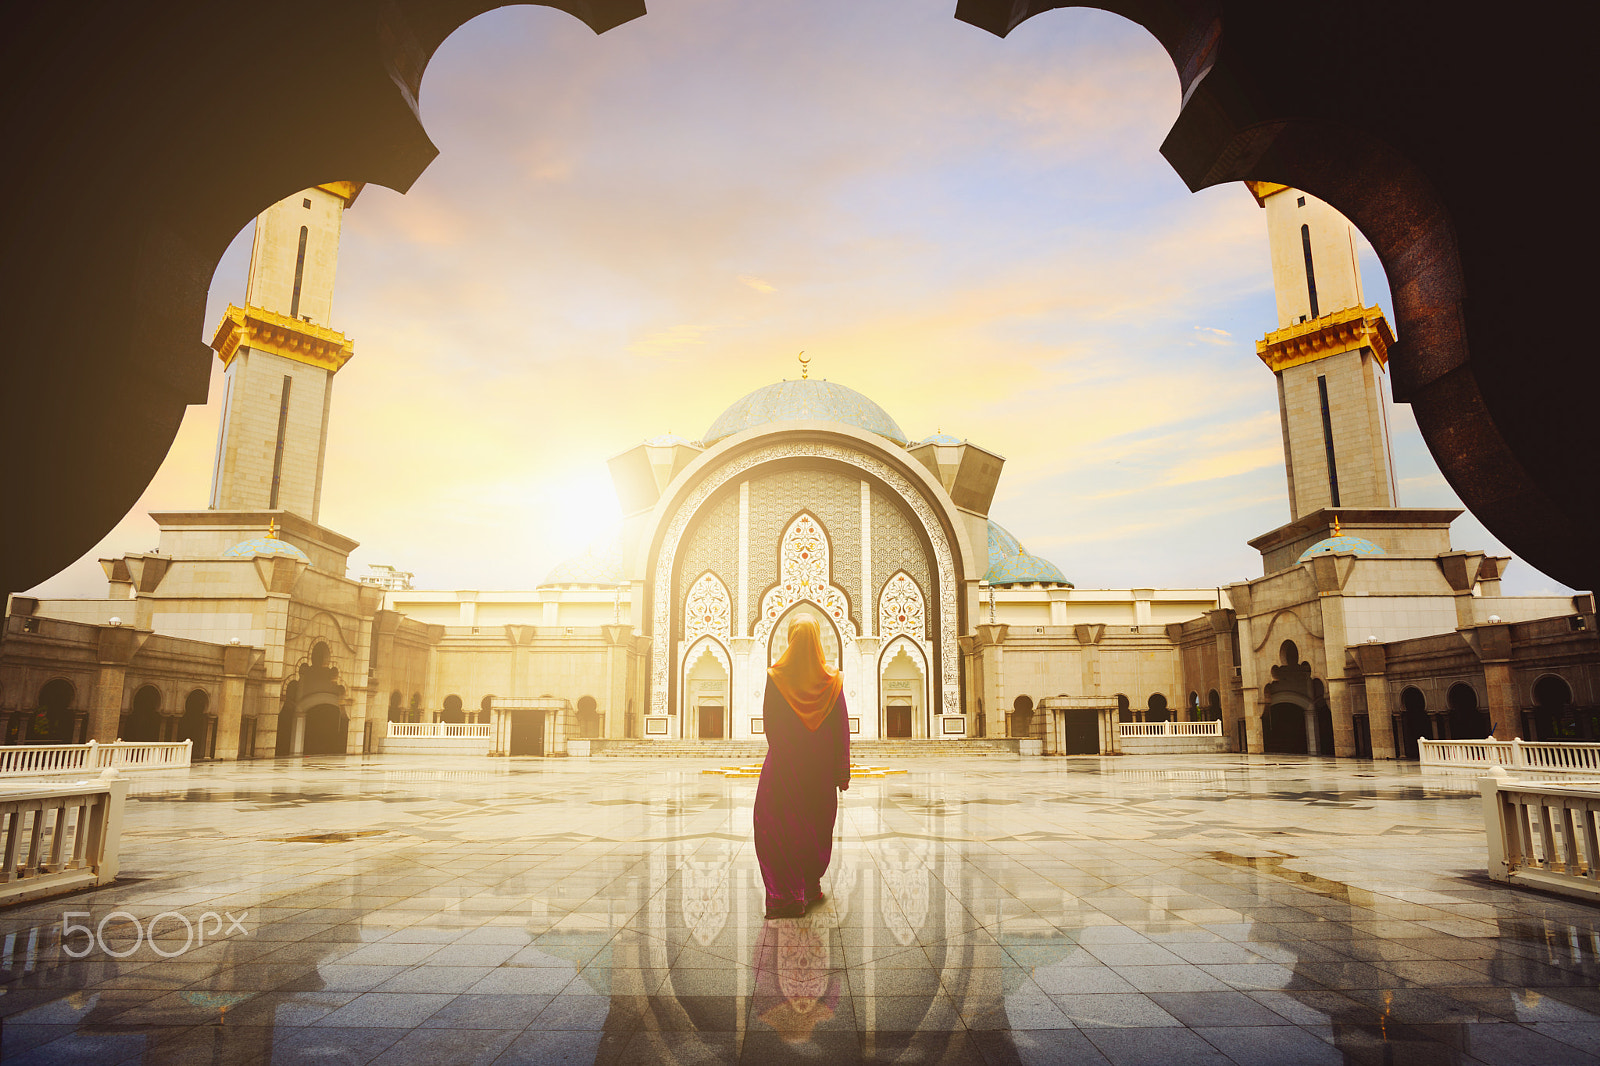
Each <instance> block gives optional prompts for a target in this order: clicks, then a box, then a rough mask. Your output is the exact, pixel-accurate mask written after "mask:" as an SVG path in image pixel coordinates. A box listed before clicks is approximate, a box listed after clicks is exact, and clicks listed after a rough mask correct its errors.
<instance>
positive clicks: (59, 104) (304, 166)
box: [0, 0, 1600, 589]
mask: <svg viewBox="0 0 1600 1066" xmlns="http://www.w3.org/2000/svg"><path fill="white" fill-rule="evenodd" d="M493 6H497V5H493V4H490V3H486V2H484V0H349V2H347V3H343V4H339V5H335V6H334V7H333V8H323V7H318V8H316V9H314V11H313V9H309V8H308V9H307V10H305V11H300V12H298V13H297V11H296V10H294V9H291V10H289V11H287V12H285V13H284V17H282V18H280V19H278V20H274V23H275V25H273V26H263V25H262V24H261V23H260V21H259V20H258V19H256V18H255V17H254V15H253V11H252V10H251V9H248V8H245V7H239V6H237V5H203V6H201V7H199V8H195V7H193V6H192V5H166V6H162V5H157V6H155V7H148V6H144V7H140V6H130V5H118V4H114V3H110V2H104V3H101V4H100V5H99V6H98V7H95V8H92V9H90V10H88V11H85V10H84V9H82V8H80V7H76V6H63V5H35V6H34V7H32V8H31V9H30V14H29V18H28V19H27V20H26V22H25V23H24V24H23V26H22V30H21V32H18V33H16V34H13V35H10V38H9V39H8V40H7V41H5V42H3V43H0V50H3V51H0V61H3V63H4V67H3V69H5V70H6V73H7V77H6V80H5V83H4V85H3V86H0V91H3V92H4V93H5V94H6V95H5V96H4V98H3V100H0V103H3V104H4V105H6V106H0V115H5V116H6V120H5V122H6V126H5V129H6V133H7V136H8V148H9V149H10V151H9V157H10V158H12V159H14V160H17V161H18V165H17V166H15V167H12V168H7V172H6V173H5V174H3V175H0V207H3V210H4V215H5V217H4V223H3V225H4V229H5V232H6V234H7V246H8V251H9V254H8V256H7V257H6V261H5V262H4V263H0V286H3V287H4V291H6V292H7V293H9V294H10V296H11V298H12V301H13V306H16V307H21V308H27V309H28V312H27V314H25V315H19V316H17V319H16V321H15V323H14V328H13V329H11V330H9V331H8V333H7V336H6V338H5V341H4V343H5V344H6V345H7V346H8V347H7V349H6V350H5V352H4V353H3V354H4V358H3V359H0V363H3V365H4V366H5V367H6V368H7V369H6V378H5V381H6V385H7V388H5V389H4V390H0V393H3V394H4V395H5V397H6V400H5V405H4V410H0V425H3V426H4V429H3V430H0V432H3V433H4V437H3V438H0V451H3V453H4V454H13V455H14V454H22V453H23V452H24V451H27V452H28V453H29V454H30V455H32V456H33V457H34V460H33V461H30V462H28V463H8V464H4V465H3V466H0V498H5V499H7V500H10V501H13V504H14V506H15V508H16V509H17V510H18V511H19V512H23V513H27V514H28V515H29V516H30V519H29V521H28V522H26V523H17V524H14V525H13V526H12V527H11V528H8V529H7V531H6V538H7V539H6V543H5V545H4V549H5V550H4V551H3V552H0V589H22V588H28V587H30V586H32V585H33V584H35V583H37V582H38V581H40V580H42V579H44V578H46V577H48V576H49V575H50V574H53V573H55V572H56V571H58V570H59V569H61V568H62V567H64V566H66V565H67V564H68V563H70V562H72V561H73V560H74V559H76V558H78V557H79V556H81V555H83V554H84V553H85V552H86V551H88V550H89V549H90V548H92V546H93V545H94V543H95V542H96V541H97V540H98V539H99V538H100V537H101V536H102V535H103V534H104V533H105V532H106V531H107V530H109V529H110V528H111V527H112V526H113V525H115V524H116V522H117V521H119V520H120V519H121V517H122V516H123V515H124V514H126V513H127V511H128V510H129V508H130V507H132V506H133V505H134V503H135V502H136V500H137V499H138V496H139V494H140V493H141V492H142V491H143V489H144V488H145V487H146V486H147V485H148V484H149V482H150V480H151V478H152V477H153V476H154V474H155V471H156V469H157V468H158V466H159V465H160V463H161V460H162V459H163V458H164V457H165V455H166V452H167V450H168V448H169V447H170V445H171V443H172V439H173V436H174V435H175V433H176V432H177V429H178V425H179V423H180V422H181V420H182V417H183V412H184V408H185V407H186V406H187V405H188V404H191V403H203V402H205V399H206V391H207V381H208V375H209V367H210V360H211V358H212V353H211V352H210V351H209V349H207V348H206V347H205V346H204V345H203V344H201V343H200V342H199V341H198V339H197V338H199V337H200V336H201V334H202V331H203V329H204V327H205V325H206V323H204V322H203V321H202V316H203V314H204V307H205V298H206V291H207V288H208V285H209V280H210V278H211V275H212V271H213V269H214V267H215V264H216V263H217V261H218V259H219V258H220V256H221V254H222V252H223V251H224V250H225V249H226V247H227V245H228V243H229V241H230V240H231V239H232V238H233V236H234V234H236V233H237V232H238V231H239V229H240V228H241V227H242V226H243V225H245V224H246V223H247V222H248V221H249V220H250V219H251V218H252V217H254V216H255V215H256V214H258V213H259V212H260V211H261V210H263V209H264V208H266V207H267V206H268V205H270V204H272V203H274V202H276V201H277V200H279V199H282V198H283V197H285V196H288V195H290V194H292V193H294V192H295V191H297V190H300V189H303V188H306V187H308V186H311V185H315V184H318V183H322V182H328V181H339V180H348V181H362V182H372V183H376V184H381V185H385V186H388V187H389V188H392V189H395V190H398V191H401V192H404V191H405V190H407V189H409V188H410V186H411V185H412V183H413V182H414V181H415V180H416V179H417V177H418V176H419V175H420V174H421V172H422V171H423V170H424V169H425V168H426V167H427V165H428V163H429V162H431V160H432V159H433V157H434V156H435V155H436V154H437V149H436V148H435V146H434V145H433V143H432V142H431V141H430V140H429V138H428V136H427V134H426V132H425V131H424V129H423V126H422V123H421V121H420V119H419V117H418V110H417V96H418V93H419V90H420V86H421V81H422V76H423V72H424V70H425V69H426V67H427V64H428V61H429V59H430V58H431V57H432V55H433V54H434V52H435V51H436V50H437V48H438V47H439V45H440V44H441V43H442V42H443V41H444V40H445V38H446V37H448V36H449V35H450V33H451V32H453V31H454V30H455V29H456V28H457V27H459V26H460V25H462V24H463V23H465V22H466V21H468V20H469V19H471V18H473V17H475V16H477V15H479V14H482V13H483V12H485V11H487V10H489V9H490V8H491V7H493ZM541 6H548V7H552V8H555V9H557V10H562V11H566V12H568V13H570V14H572V15H574V16H575V17H577V18H579V19H580V20H582V21H583V22H584V23H585V24H586V25H588V26H589V28H590V29H592V30H594V31H595V32H596V33H602V32H604V31H606V30H608V29H610V28H612V27H613V26H616V25H619V24H620V23H623V22H626V21H629V20H631V19H634V18H638V17H639V16H641V15H643V14H644V13H645V9H644V4H643V3H642V2H640V0H551V2H547V3H546V4H544V5H541ZM1058 6H1069V5H1064V4H1059V3H1057V2H1055V0H958V2H957V4H956V9H955V17H956V18H958V19H960V20H962V21H965V22H968V23H970V24H972V25H974V26H977V27H980V28H982V29H985V30H988V31H990V32H992V33H995V34H997V35H1000V36H1005V35H1006V34H1008V33H1010V32H1011V31H1012V30H1013V29H1015V28H1016V27H1017V26H1019V25H1020V24H1021V23H1022V22H1024V21H1026V20H1027V19H1029V18H1031V17H1033V16H1034V15H1036V14H1040V13H1041V12H1044V11H1047V10H1051V9H1053V8H1055V7H1058ZM1096 6H1098V7H1101V8H1103V9H1105V10H1109V11H1112V12H1114V13H1116V14H1119V15H1122V16H1124V17H1126V18H1128V19H1130V20H1132V21H1133V22H1135V23H1137V24H1139V25H1141V26H1143V27H1144V28H1145V29H1147V30H1148V31H1149V32H1150V33H1151V35H1152V36H1154V37H1155V39H1156V40H1157V41H1158V42H1159V43H1160V44H1161V45H1162V47H1163V48H1165V49H1166V51H1167V53H1168V55H1169V57H1170V58H1171V60H1172V62H1173V66H1174V68H1175V71H1176V73H1177V76H1178V82H1179V88H1180V90H1181V103H1180V110H1179V113H1178V116H1177V119H1176V121H1175V122H1174V124H1173V127H1172V129H1171V131H1170V132H1169V133H1168V135H1167V137H1166V138H1165V140H1164V141H1163V143H1162V145H1161V149H1160V150H1161V153H1162V155H1163V156H1164V157H1165V158H1166V159H1167V161H1168V162H1169V163H1170V164H1171V165H1172V167H1173V169H1174V170H1175V171H1176V172H1177V173H1178V174H1179V176H1180V177H1181V178H1182V179H1183V181H1184V182H1185V184H1187V185H1188V186H1189V188H1190V189H1192V190H1199V189H1203V188H1207V187H1210V186H1213V185H1218V184H1222V183H1226V182H1232V181H1240V180H1246V179H1253V180H1261V181H1272V182H1281V183H1284V184H1287V185H1292V186H1294V187H1296V188H1300V189H1304V190H1306V191H1307V192H1310V193H1312V194H1313V195H1316V196H1318V197H1320V198H1321V199H1323V200H1325V201H1327V202H1328V203H1330V204H1331V205H1333V206H1334V207H1335V208H1337V209H1338V210H1340V211H1341V212H1343V213H1344V214H1345V216H1346V217H1348V218H1349V219H1350V220H1351V221H1352V222H1353V223H1354V224H1355V225H1356V226H1357V227H1358V228H1359V229H1361V231H1362V232H1363V234H1364V235H1365V236H1366V237H1367V239H1368V240H1369V241H1370V242H1371V243H1372V245H1373V247H1374V249H1375V250H1376V251H1377V254H1378V257H1379V259H1380V260H1381V261H1382V263H1383V265H1384V269H1385V270H1386V271H1387V272H1388V275H1389V281H1390V288H1391V291H1392V293H1393V295H1394V304H1395V306H1394V308H1393V311H1394V318H1395V325H1396V333H1397V334H1398V335H1399V340H1398V341H1397V343H1396V344H1395V345H1394V346H1393V347H1391V349H1390V369H1391V372H1392V375H1393V377H1392V383H1393V392H1394V395H1395V398H1396V399H1397V400H1399V401H1401V402H1406V403H1410V404H1411V405H1412V408H1413V411H1414V413H1415V415H1416V418H1417V422H1418V424H1419V426H1420V427H1421V430H1422V433H1423V436H1424V438H1425V439H1426V441H1427V443H1428V446H1429V448H1430V450H1431V451H1432V452H1433V454H1434V457H1435V459H1436V460H1437V461H1438V463H1439V466H1440V469H1441V470H1442V472H1443V473H1444V475H1445V477H1446V479H1447V480H1448V481H1449V482H1450V484H1451V486H1452V487H1453V488H1454V489H1455V490H1456V492H1457V493H1458V494H1459V495H1460V497H1461V498H1462V500H1463V501H1464V502H1465V503H1466V504H1467V506H1468V507H1469V508H1471V510H1472V511H1473V513H1474V514H1475V515H1476V516H1477V517H1478V518H1480V519H1481V520H1482V521H1483V522H1484V523H1485V524H1486V525H1487V526H1488V527H1489V528H1490V529H1491V530H1492V531H1493V532H1494V533H1495V534H1496V535H1497V536H1499V537H1500V539H1501V540H1502V541H1504V542H1505V543H1506V544H1507V546H1509V547H1510V548H1511V549H1512V550H1513V551H1514V552H1516V553H1517V554H1518V555H1520V556H1521V557H1523V558H1524V559H1525V560H1527V561H1528V562H1529V563H1531V564H1532V565H1534V566H1535V567H1537V568H1539V569H1541V570H1543V571H1545V572H1546V573H1549V574H1551V575H1552V576H1554V577H1556V578H1558V579H1560V580H1562V581H1564V582H1566V583H1568V584H1569V585H1572V586H1573V587H1576V588H1594V587H1596V586H1600V555H1596V554H1595V553H1593V552H1592V551H1590V550H1589V549H1590V547H1591V541H1590V538H1589V535H1588V530H1591V529H1593V528H1595V527H1596V526H1597V525H1600V481H1597V480H1596V479H1594V478H1592V477H1585V476H1583V475H1584V471H1583V464H1584V463H1585V461H1586V456H1587V455H1588V448H1587V447H1586V443H1585V441H1584V439H1583V435H1584V434H1585V433H1586V432H1587V427H1588V426H1589V424H1590V418H1589V416H1588V414H1587V410H1586V408H1587V405H1588V404H1589V403H1590V402H1591V397H1592V396H1593V395H1594V393H1595V391H1596V390H1595V388H1594V383H1595V381H1596V379H1597V377H1600V371H1597V370H1596V368H1594V367H1592V366H1586V365H1585V364H1584V361H1583V358H1582V354H1581V353H1579V352H1576V351H1573V350H1571V347H1570V345H1565V344H1563V343H1562V336H1561V334H1562V331H1563V330H1564V328H1565V327H1564V325H1563V323H1564V322H1565V318H1564V316H1562V315H1543V314H1538V313H1533V312H1535V311H1537V309H1540V308H1571V307H1577V306H1581V305H1582V298H1581V297H1582V293H1581V292H1580V290H1579V289H1578V286H1579V285H1584V284H1586V278H1581V277H1579V275H1581V272H1571V273H1572V274H1573V276H1572V277H1570V278H1569V277H1563V276H1561V272H1551V271H1546V270H1530V269H1527V266H1528V264H1529V262H1530V261H1531V262H1535V263H1537V262H1546V261H1556V260H1558V259H1559V258H1560V252H1561V249H1562V248H1563V247H1564V244H1565V240H1566V238H1565V235H1564V232H1563V231H1562V230H1561V227H1548V229H1549V230H1550V232H1548V233H1540V232H1537V231H1536V228H1530V227H1529V226H1528V225H1527V224H1526V215H1525V213H1524V211H1523V210H1522V204H1523V200H1524V198H1525V197H1526V196H1528V195H1530V191H1529V190H1528V189H1526V188H1525V183H1526V178H1525V175H1526V168H1527V161H1526V152H1522V151H1493V150H1489V149H1486V148H1485V147H1484V146H1485V145H1493V144H1497V143H1500V141H1501V138H1502V135H1512V134H1514V135H1515V136H1514V137H1513V138H1512V139H1513V140H1514V141H1515V142H1516V144H1518V145H1521V146H1526V147H1527V148H1528V149H1531V150H1534V151H1536V152H1537V153H1538V158H1539V160H1540V170H1541V171H1542V172H1546V173H1569V172H1573V171H1574V170H1575V169H1576V162H1577V155H1576V153H1577V151H1578V150H1579V147H1578V146H1579V144H1580V143H1581V142H1582V138H1574V137H1572V136H1571V129H1572V128H1575V126H1574V124H1573V122H1572V118H1573V116H1574V115H1575V114H1576V112H1577V108H1578V107H1580V106H1581V99H1582V98H1583V97H1582V94H1581V92H1572V91H1570V90H1571V89H1572V88H1574V87H1576V82H1573V84H1572V85H1570V86H1569V84H1568V82H1569V81H1572V79H1574V78H1576V77H1577V76H1578V74H1577V72H1579V71H1581V70H1582V69H1584V68H1585V59H1584V54H1583V53H1582V52H1581V51H1580V49H1583V48H1584V47H1586V46H1585V44H1584V43H1583V42H1584V40H1585V38H1584V35H1582V34H1568V35H1560V34H1557V35H1550V34H1548V33H1546V32H1544V29H1543V26H1542V25H1541V23H1540V20H1538V19H1536V18H1532V17H1529V16H1526V15H1520V16H1519V15H1515V14H1507V15H1505V17H1500V18H1494V19H1482V20H1479V19H1470V18H1465V17H1458V16H1456V15H1454V14H1453V13H1442V12H1440V11H1439V10H1438V9H1437V8H1435V7H1434V5H1395V4H1392V3H1380V2H1378V0H1367V2H1360V0H1357V2H1353V3H1350V4H1347V5H1342V6H1341V8H1340V15H1341V19H1342V20H1343V21H1344V23H1345V25H1346V28H1347V29H1348V30H1349V32H1353V33H1359V35H1360V39H1361V41H1362V46H1361V47H1360V48H1357V49H1350V50H1346V51H1344V52H1342V53H1341V54H1340V61H1339V62H1340V76H1339V77H1338V78H1328V77H1327V73H1326V71H1327V68H1326V66H1325V65H1324V64H1321V63H1315V62H1306V61H1305V57H1306V49H1305V42H1307V41H1317V40H1322V39H1324V38H1325V37H1326V32H1327V27H1326V25H1325V22H1324V20H1325V18H1326V12H1325V10H1324V9H1323V7H1322V6H1321V5H1277V6H1275V7H1271V8H1260V7H1257V6H1251V5H1244V4H1238V3H1226V2H1223V0H1104V2H1103V3H1101V4H1099V5H1096ZM273 33H282V34H285V35H287V36H285V37H284V38H283V39H282V40H279V39H276V38H272V36H271V35H272V34H273ZM245 37H250V38H251V39H253V40H255V41H256V43H257V47H258V49H259V50H260V51H262V53H263V54H270V55H272V56H273V64H274V76H273V77H272V78H270V79H241V78H237V77H236V76H235V75H236V70H235V69H234V68H235V65H236V62H237V57H236V55H235V53H234V51H233V50H232V49H229V48H223V47H217V45H218V44H220V43H222V42H229V41H236V40H240V39H244V38H245ZM1480 56H1493V57H1494V61H1493V62H1485V61H1481V60H1478V59H1476V58H1475V57H1480ZM77 70H81V71H83V72H86V73H87V72H93V74H94V76H93V77H90V76H83V77H75V76H73V74H74V72H75V71H77ZM43 84H49V85H50V86H52V91H51V92H48V93H46V92H39V91H36V89H37V87H38V86H39V85H43ZM106 86H115V87H116V91H115V93H111V92H107V91H106V90H105V87H106ZM1420 86H1427V87H1428V91H1427V92H1417V91H1415V90H1416V89H1417V87H1420ZM1566 101H1572V103H1571V104H1570V107H1571V110H1570V111H1569V110H1565V109H1564V108H1563V106H1562V103H1563V102H1566ZM219 115H226V116H228V120H227V121H218V120H217V116H219ZM263 129H272V130H276V131H279V133H280V135H279V136H278V137H277V139H276V140H275V142H274V150H273V151H272V152H270V153H261V152H259V151H256V150H254V149H255V147H256V146H257V145H258V142H259V137H260V131H261V130H263ZM107 159H115V160H117V165H116V166H106V165H105V161H106V160H107ZM201 172H203V173H204V180H203V181H198V182H197V181H196V180H195V175H196V174H197V173H201ZM39 188H50V189H51V195H52V199H54V200H55V201H57V202H62V203H70V204H72V205H73V210H72V211H71V212H66V213H61V212H47V211H39V210H38V209H37V196H36V195H35V193H36V190H37V189H39ZM1469 279H1470V285H1469V283H1468V282H1469ZM84 293H93V294H94V300H93V302H92V303H91V304H89V305H88V308H87V313H81V312H82V311H83V308H84V304H83V302H82V301H83V294H84ZM75 310H76V311H77V312H79V313H75ZM67 321H71V322H73V328H72V329H70V330H64V329H61V328H60V324H61V323H63V322H67ZM1469 337H1470V341H1471V342H1470V344H1469ZM1528 353H1537V354H1536V355H1535V356H1532V357H1530V356H1529V355H1528ZM42 439H50V440H52V441H53V442H55V444H54V446H53V447H52V448H49V449H39V448H33V447H27V445H28V444H29V442H36V441H38V440H42ZM63 484H70V485H73V486H75V489H76V491H74V492H73V493H71V494H62V493H59V492H58V491H57V487H58V486H59V485H63Z"/></svg>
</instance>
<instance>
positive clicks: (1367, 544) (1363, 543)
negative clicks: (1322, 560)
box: [1295, 537, 1386, 563]
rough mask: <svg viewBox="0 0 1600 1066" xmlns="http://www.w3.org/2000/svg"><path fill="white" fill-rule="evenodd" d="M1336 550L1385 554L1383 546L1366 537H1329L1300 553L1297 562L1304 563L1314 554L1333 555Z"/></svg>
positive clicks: (1361, 553) (1358, 553) (1363, 553)
mask: <svg viewBox="0 0 1600 1066" xmlns="http://www.w3.org/2000/svg"><path fill="white" fill-rule="evenodd" d="M1335 552H1355V553H1356V554H1357V555H1384V554H1386V553H1385V552H1384V550H1383V549H1382V548H1380V547H1379V546H1378V545H1376V544H1374V543H1372V541H1370V540H1367V539H1366V538H1365V537H1329V538H1328V539H1327V540H1319V541H1317V542H1316V543H1315V544H1313V545H1312V546H1311V547H1309V548H1307V549H1306V550H1305V551H1303V552H1301V553H1300V558H1298V559H1296V560H1295V562H1297V563H1303V562H1305V561H1306V560H1307V559H1309V558H1311V557H1312V556H1313V555H1332V554H1334V553H1335Z"/></svg>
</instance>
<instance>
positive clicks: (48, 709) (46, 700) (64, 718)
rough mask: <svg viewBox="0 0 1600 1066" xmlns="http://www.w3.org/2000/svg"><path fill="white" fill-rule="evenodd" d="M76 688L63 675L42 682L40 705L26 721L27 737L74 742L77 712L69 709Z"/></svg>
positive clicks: (35, 739)
mask: <svg viewBox="0 0 1600 1066" xmlns="http://www.w3.org/2000/svg"><path fill="white" fill-rule="evenodd" d="M76 699H77V690H76V689H74V688H73V687H72V682H70V681H68V680H67V679H66V678H64V677H58V678H55V679H54V680H51V681H47V682H45V684H44V686H43V687H42V688H40V689H39V709H38V712H37V713H36V714H34V716H33V718H32V719H31V720H30V721H29V722H28V723H27V728H28V733H27V736H28V740H30V741H37V742H38V743H40V744H75V743H79V742H80V741H79V738H78V737H77V735H76V734H77V731H78V721H77V719H78V715H77V712H76V711H74V710H73V709H72V704H73V701H74V700H76Z"/></svg>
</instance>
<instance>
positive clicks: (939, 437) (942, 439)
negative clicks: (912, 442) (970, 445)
mask: <svg viewBox="0 0 1600 1066" xmlns="http://www.w3.org/2000/svg"><path fill="white" fill-rule="evenodd" d="M917 443H918V444H963V443H965V442H964V441H963V440H962V439H961V438H960V437H952V436H951V435H950V434H948V433H935V434H934V435H933V436H931V437H923V438H922V439H921V440H919V441H917Z"/></svg>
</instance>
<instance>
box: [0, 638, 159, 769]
mask: <svg viewBox="0 0 1600 1066" xmlns="http://www.w3.org/2000/svg"><path fill="white" fill-rule="evenodd" d="M139 637H140V634H139V632H138V630H135V629H132V628H129V627H126V626H101V627H100V634H99V638H100V639H99V647H98V649H97V651H98V654H97V658H98V660H99V663H100V673H99V676H98V677H96V678H95V684H94V695H93V697H92V698H91V702H90V705H89V736H88V739H89V740H97V741H99V742H100V743H102V744H109V743H111V742H112V741H114V740H117V739H118V737H117V731H118V727H119V726H120V725H121V723H122V691H123V687H124V685H125V684H126V683H127V677H128V664H129V663H131V662H132V661H133V655H134V652H136V651H137V650H138V648H139V643H140V641H139ZM23 721H24V722H26V721H27V718H26V716H24V717H23ZM17 739H18V741H19V742H20V741H21V740H22V737H21V736H18V738H17Z"/></svg>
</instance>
